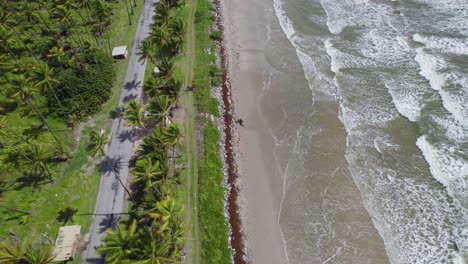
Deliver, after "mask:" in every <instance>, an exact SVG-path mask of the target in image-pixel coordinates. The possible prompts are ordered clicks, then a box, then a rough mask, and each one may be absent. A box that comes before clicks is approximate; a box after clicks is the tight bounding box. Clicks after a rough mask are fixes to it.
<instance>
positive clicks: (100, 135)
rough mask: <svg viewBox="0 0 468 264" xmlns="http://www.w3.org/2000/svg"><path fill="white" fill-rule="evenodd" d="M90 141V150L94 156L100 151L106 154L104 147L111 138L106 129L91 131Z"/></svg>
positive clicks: (101, 153)
mask: <svg viewBox="0 0 468 264" xmlns="http://www.w3.org/2000/svg"><path fill="white" fill-rule="evenodd" d="M89 141H90V143H89V145H88V150H89V151H90V152H91V156H92V157H95V156H96V154H98V153H99V154H100V155H105V151H104V147H105V145H106V144H107V143H108V142H109V138H108V137H107V133H106V131H105V130H104V129H101V130H99V131H95V130H93V131H91V132H90V133H89Z"/></svg>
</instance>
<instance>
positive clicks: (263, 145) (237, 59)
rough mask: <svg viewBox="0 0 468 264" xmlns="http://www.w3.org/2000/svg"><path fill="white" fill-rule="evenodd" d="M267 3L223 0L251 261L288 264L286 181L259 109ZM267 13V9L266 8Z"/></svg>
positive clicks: (269, 12)
mask: <svg viewBox="0 0 468 264" xmlns="http://www.w3.org/2000/svg"><path fill="white" fill-rule="evenodd" d="M265 2H266V1H263V2H262V1H253V0H240V1H228V0H221V6H222V10H223V16H224V33H225V47H226V50H227V54H228V58H229V66H228V68H229V73H230V81H231V89H232V99H233V102H234V103H233V104H234V112H235V118H242V119H243V121H244V127H241V126H239V125H236V127H235V128H234V129H235V133H234V134H235V139H234V140H235V142H236V143H237V144H235V145H236V146H234V147H235V148H236V150H237V157H236V158H237V161H238V162H237V171H238V174H239V180H238V183H237V184H238V186H239V188H240V196H239V201H238V202H239V205H240V208H241V217H242V223H243V233H244V237H245V241H244V243H245V245H246V247H247V257H248V260H249V262H250V263H271V264H275V263H286V262H287V261H286V255H285V249H284V244H283V243H282V238H281V233H280V228H279V224H278V213H279V207H280V202H281V198H282V187H283V180H282V178H281V175H280V173H279V172H278V170H277V169H276V167H275V163H276V161H275V158H274V156H273V148H274V141H273V138H272V137H271V135H270V133H269V127H270V124H268V121H267V118H266V117H265V116H263V114H262V111H261V109H260V105H261V100H262V91H263V89H264V88H265V81H264V80H265V76H266V74H268V71H270V70H271V68H270V66H269V65H268V62H267V61H266V58H265V55H264V54H263V49H264V46H265V45H266V44H267V34H266V33H267V32H266V31H265V24H266V23H267V16H271V15H274V14H273V13H272V9H271V7H270V6H268V3H265ZM268 9H269V10H268Z"/></svg>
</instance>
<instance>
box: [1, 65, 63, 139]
mask: <svg viewBox="0 0 468 264" xmlns="http://www.w3.org/2000/svg"><path fill="white" fill-rule="evenodd" d="M10 84H11V86H12V87H13V88H15V89H16V90H17V91H16V93H14V94H13V97H14V98H16V99H18V100H20V101H21V102H25V103H26V104H28V105H29V106H30V107H31V108H32V109H33V111H34V112H35V113H36V115H37V116H38V117H39V119H40V120H41V122H42V125H43V126H46V127H47V129H48V130H49V132H50V134H51V135H52V137H53V138H54V140H55V141H56V142H59V141H58V139H57V137H56V136H55V134H54V132H53V131H52V129H51V128H50V126H49V123H47V120H46V119H45V117H44V116H43V115H42V113H41V112H40V111H39V109H38V108H37V106H36V105H35V104H34V102H33V101H32V98H33V96H34V94H35V93H36V92H37V89H36V88H35V87H34V85H33V84H32V82H31V79H30V78H27V77H25V76H24V75H23V74H20V75H15V76H13V77H12V79H11V80H10Z"/></svg>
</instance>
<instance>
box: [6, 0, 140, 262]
mask: <svg viewBox="0 0 468 264" xmlns="http://www.w3.org/2000/svg"><path fill="white" fill-rule="evenodd" d="M126 1H130V0H125V2H126ZM133 2H134V1H133ZM121 5H123V6H125V5H124V4H120V1H117V0H105V1H104V0H49V1H42V0H40V1H26V0H23V1H9V0H1V1H0V44H1V45H0V87H1V89H0V174H1V175H2V177H1V179H0V197H1V198H0V199H1V200H0V202H1V204H0V209H1V211H0V213H1V215H0V220H1V221H2V226H1V228H0V229H1V232H2V240H4V239H7V238H8V236H7V235H8V234H9V235H10V238H12V240H13V242H14V243H12V244H13V245H12V246H8V245H6V244H3V245H2V246H0V249H1V250H0V262H1V263H43V262H37V261H36V262H31V261H32V260H31V259H32V258H34V257H38V256H39V255H41V254H42V255H44V256H46V255H47V254H46V253H47V252H49V253H50V250H49V248H46V247H41V246H40V244H42V243H43V241H44V240H45V241H47V243H49V242H52V241H53V238H54V237H55V235H56V231H57V228H58V226H60V225H61V222H63V223H66V221H63V217H62V216H63V215H64V214H66V213H67V212H71V211H75V212H76V209H74V208H65V207H66V206H68V205H70V206H74V207H77V208H80V212H81V213H88V212H89V211H92V210H93V207H94V202H89V201H87V199H86V198H88V200H90V199H89V197H92V198H91V199H93V198H94V197H93V196H92V195H93V194H95V190H94V188H95V187H94V186H92V187H90V186H91V185H92V182H96V180H95V179H93V180H88V181H89V182H87V181H86V180H87V179H88V177H87V176H89V175H91V174H92V175H95V174H98V173H96V172H95V171H94V170H93V169H92V168H93V167H94V166H93V165H92V164H91V165H87V166H89V167H90V168H91V169H89V172H88V171H86V172H85V173H84V172H82V168H86V167H87V166H84V165H83V164H85V163H87V160H86V159H82V158H81V156H83V157H84V155H81V147H80V146H78V149H76V150H75V151H74V152H73V156H74V157H76V156H80V157H78V158H76V159H75V158H73V159H70V158H72V152H71V150H70V149H71V147H72V145H73V144H74V143H75V142H74V140H73V137H72V136H73V135H72V130H71V129H70V127H72V126H74V125H76V124H77V123H78V122H79V121H82V120H84V119H86V118H87V117H89V116H90V115H93V114H95V113H96V112H97V111H98V110H100V109H101V106H102V104H103V103H104V102H105V101H106V100H108V99H109V97H110V94H111V87H112V85H113V83H114V76H115V74H114V67H113V65H112V60H111V59H110V41H111V40H110V39H109V37H110V36H109V30H111V29H112V26H113V23H114V22H115V21H116V20H118V19H119V18H120V17H115V15H114V13H117V14H119V15H120V14H121V13H122V12H121V11H120V10H116V9H115V7H118V6H121ZM125 18H126V16H125ZM124 25H125V24H124ZM119 30H120V29H119ZM123 30H125V28H123ZM121 31H122V30H120V32H121ZM114 32H117V31H114ZM106 117H107V115H106ZM67 125H68V126H69V127H67ZM87 129H88V128H86V127H85V130H87ZM83 141H87V140H83ZM66 161H67V162H66ZM87 170H88V169H87ZM70 188H73V190H74V192H73V193H71V192H70ZM62 194H63V195H64V196H61V195H62ZM70 194H71V195H70ZM65 195H67V196H65ZM64 205H65V206H64ZM57 214H58V215H59V216H58V217H57ZM56 217H57V218H56ZM84 218H86V219H84ZM70 219H71V218H67V221H68V220H70ZM80 219H82V221H80V224H83V225H84V226H87V225H89V222H90V219H91V217H90V216H89V215H88V216H85V217H81V218H80ZM20 231H21V232H20ZM43 231H46V232H43ZM27 232H28V233H27ZM39 232H43V233H39ZM20 237H21V241H20ZM33 242H34V243H33ZM36 242H37V243H36ZM44 252H45V253H44ZM10 253H12V254H13V253H14V254H16V257H18V259H17V261H16V262H15V261H12V260H8V257H12V256H11V254H10ZM9 254H10V255H9ZM28 259H29V260H28ZM28 261H29V262H28ZM44 263H45V262H44Z"/></svg>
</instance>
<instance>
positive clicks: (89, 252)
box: [82, 0, 158, 263]
mask: <svg viewBox="0 0 468 264" xmlns="http://www.w3.org/2000/svg"><path fill="white" fill-rule="evenodd" d="M157 2H158V1H157V0H145V1H144V4H143V7H142V8H143V11H142V13H141V16H140V19H139V21H138V28H137V31H136V34H135V41H134V44H133V49H132V50H131V51H130V57H129V62H128V69H127V75H126V77H125V85H124V86H123V87H122V89H123V90H122V94H121V96H120V102H119V108H118V109H117V113H118V114H117V117H116V118H115V119H114V122H113V123H112V129H111V132H110V141H109V143H108V144H107V158H106V161H105V164H104V165H103V166H102V167H103V173H102V176H101V183H100V187H99V192H98V195H97V200H96V207H95V209H94V218H93V223H92V226H91V231H90V233H89V243H88V245H87V248H86V250H85V252H84V253H83V259H84V261H82V263H104V259H103V257H102V256H100V255H99V254H97V252H96V247H97V246H99V245H102V242H101V238H102V237H103V236H104V235H105V230H106V229H108V228H112V227H114V226H115V224H116V223H117V222H118V221H119V220H120V218H121V217H122V213H125V212H126V207H125V204H126V203H125V199H126V193H125V190H124V188H123V187H122V185H121V184H120V183H119V179H118V178H119V177H120V180H121V182H122V183H123V184H125V185H127V183H128V174H129V169H128V161H129V160H130V159H131V157H132V154H133V148H134V140H133V130H132V128H131V127H129V126H125V123H126V121H125V119H124V117H123V114H122V111H123V109H124V107H125V103H126V102H127V101H129V100H131V99H137V100H140V99H141V96H142V85H143V81H144V77H145V68H146V62H144V63H141V62H138V55H136V53H137V51H138V46H139V45H140V43H141V41H142V40H144V39H145V38H146V37H147V36H148V35H149V32H150V29H151V24H152V23H153V19H152V17H153V11H154V8H155V6H156V3H157ZM119 110H120V111H119Z"/></svg>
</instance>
